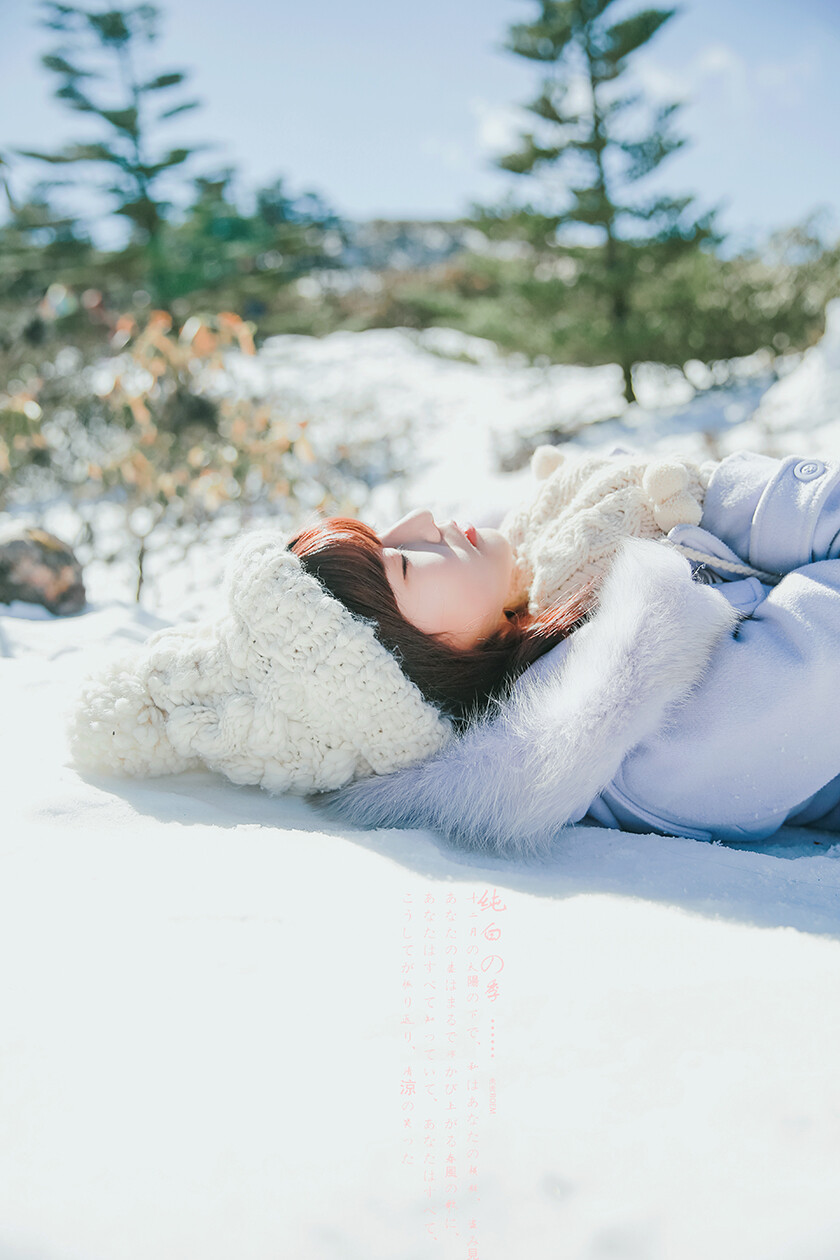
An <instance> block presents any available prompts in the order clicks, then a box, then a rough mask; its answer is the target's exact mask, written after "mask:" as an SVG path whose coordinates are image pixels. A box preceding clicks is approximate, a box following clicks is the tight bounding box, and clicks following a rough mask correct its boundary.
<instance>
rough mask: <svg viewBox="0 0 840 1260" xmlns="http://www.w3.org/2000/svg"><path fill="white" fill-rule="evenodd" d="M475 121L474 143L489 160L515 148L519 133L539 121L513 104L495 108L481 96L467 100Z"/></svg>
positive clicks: (495, 106)
mask: <svg viewBox="0 0 840 1260" xmlns="http://www.w3.org/2000/svg"><path fill="white" fill-rule="evenodd" d="M469 107H470V113H471V114H472V116H473V118H474V119H475V122H476V144H477V147H478V149H479V151H480V152H481V153H482V154H483V155H485V156H488V157H498V156H499V155H500V154H502V153H509V152H510V151H511V150H512V149H515V148H516V146H517V144H518V142H519V137H520V136H521V134H522V132H523V131H525V130H527V129H528V128H529V127H531V128H533V126H534V124H535V123H536V122H537V121H538V120H537V119H536V118H534V117H533V115H530V114H528V113H526V111H525V110H524V109H520V108H519V107H518V106H516V105H495V104H493V103H491V102H490V101H486V100H484V99H482V98H481V97H478V96H476V97H473V99H472V100H471V101H470V106H469Z"/></svg>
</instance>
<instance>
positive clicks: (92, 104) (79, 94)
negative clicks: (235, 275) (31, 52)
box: [19, 0, 198, 305]
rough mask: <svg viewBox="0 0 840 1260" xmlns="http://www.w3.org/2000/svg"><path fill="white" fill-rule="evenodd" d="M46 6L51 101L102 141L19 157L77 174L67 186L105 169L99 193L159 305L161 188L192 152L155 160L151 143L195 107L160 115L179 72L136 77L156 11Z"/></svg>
mask: <svg viewBox="0 0 840 1260" xmlns="http://www.w3.org/2000/svg"><path fill="white" fill-rule="evenodd" d="M44 8H45V10H46V16H45V18H44V25H45V26H46V27H47V28H48V29H49V30H51V31H55V32H56V33H57V34H59V35H60V36H61V37H62V40H61V43H60V45H59V47H57V48H56V49H55V50H54V51H53V52H52V53H50V54H49V55H47V56H45V57H43V58H42V62H43V64H44V66H45V67H46V68H47V69H48V70H50V71H51V72H52V73H53V74H55V75H56V76H57V77H58V79H59V80H60V86H59V88H58V89H57V90H56V93H55V95H56V97H57V98H58V99H59V100H61V101H62V102H64V103H65V104H66V105H67V106H68V107H69V108H70V109H72V110H75V111H77V112H78V113H81V114H88V115H91V116H92V117H94V118H96V119H98V120H99V121H100V123H101V125H102V130H103V135H102V138H101V139H99V140H96V141H93V142H90V141H85V142H80V143H75V144H70V145H67V146H66V147H65V148H63V149H61V150H60V151H58V152H55V153H42V152H33V151H31V150H21V151H19V152H20V153H21V156H23V157H29V158H35V159H37V160H39V161H41V162H47V163H49V164H50V165H51V166H54V167H55V166H63V167H69V168H72V169H73V170H74V172H75V170H76V168H79V170H78V174H77V175H76V176H75V180H73V181H71V182H76V183H80V184H81V183H83V182H84V183H87V182H88V175H87V173H86V172H87V171H88V168H89V167H90V166H91V165H92V164H93V165H94V166H96V167H98V168H100V169H101V168H103V167H104V169H105V171H106V173H107V177H108V182H107V183H105V184H103V185H100V191H102V192H104V193H106V194H107V196H108V197H109V199H110V202H111V207H112V210H113V212H114V213H115V214H120V215H123V216H124V217H125V218H127V219H128V220H129V221H130V223H131V226H132V242H133V244H134V245H135V246H139V247H141V248H142V249H143V250H144V254H145V267H144V269H145V283H146V286H147V288H149V290H150V291H151V294H152V297H153V299H154V300H155V301H156V302H157V303H158V304H160V305H164V304H166V302H167V300H168V292H167V283H166V265H165V259H164V257H163V252H162V230H163V226H164V222H165V219H166V213H167V210H168V209H169V204H168V203H167V202H166V201H164V200H163V199H162V196H161V193H160V183H161V180H162V178H163V177H164V176H166V175H167V174H168V173H169V172H171V171H173V170H174V169H175V168H178V167H181V166H183V164H184V163H185V162H187V161H188V159H189V158H190V157H191V156H192V154H193V153H194V152H195V150H194V149H189V148H183V147H182V148H170V149H168V150H166V151H164V152H158V154H157V156H153V150H154V149H155V148H156V145H155V143H154V141H155V137H156V133H157V131H158V128H159V125H160V124H165V123H167V122H168V121H169V119H172V118H175V117H178V116H180V115H182V114H184V113H186V112H187V111H188V110H192V109H195V108H196V106H197V105H198V101H194V100H190V101H182V102H181V103H178V104H175V105H168V106H167V107H166V108H163V109H161V108H159V107H157V102H158V100H159V99H160V93H168V92H169V91H171V90H172V89H173V88H177V87H179V86H180V85H181V84H182V83H183V82H184V79H185V77H186V76H185V75H184V74H183V73H182V72H180V71H170V72H167V73H163V74H157V75H154V76H152V77H149V78H146V77H144V75H142V74H141V73H140V70H139V67H138V63H139V61H140V60H141V46H142V45H144V44H148V43H151V42H152V41H154V39H155V38H156V36H157V22H158V10H157V9H156V8H155V7H154V6H153V5H150V4H141V5H137V6H135V7H133V8H127V9H109V10H103V11H92V10H88V9H83V8H79V7H76V6H73V5H67V4H59V3H55V2H53V0H50V2H49V3H47V4H45V6H44ZM92 85H96V89H97V90H96V91H95V92H94V90H93V87H92ZM114 101H116V102H117V104H116V107H114V104H113V102H114ZM106 102H111V103H110V104H108V103H106Z"/></svg>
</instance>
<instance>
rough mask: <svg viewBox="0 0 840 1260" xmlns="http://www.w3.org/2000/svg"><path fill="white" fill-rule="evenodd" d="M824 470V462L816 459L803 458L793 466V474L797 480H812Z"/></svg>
mask: <svg viewBox="0 0 840 1260" xmlns="http://www.w3.org/2000/svg"><path fill="white" fill-rule="evenodd" d="M824 472H825V464H821V463H820V461H819V460H818V459H803V460H801V461H800V463H798V464H797V465H796V467H795V468H794V470H793V475H794V477H795V478H796V480H797V481H813V480H814V478H815V477H821V476H822V475H823V473H824Z"/></svg>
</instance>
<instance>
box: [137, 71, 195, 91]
mask: <svg viewBox="0 0 840 1260" xmlns="http://www.w3.org/2000/svg"><path fill="white" fill-rule="evenodd" d="M186 77H187V76H186V75H185V74H183V73H182V72H181V71H179V70H178V71H173V72H172V73H171V74H159V75H158V76H157V78H156V79H150V80H149V82H148V83H143V84H141V85H140V91H141V92H158V91H159V90H160V89H161V88H168V87H176V86H177V85H178V84H179V83H183V82H184V79H185V78H186Z"/></svg>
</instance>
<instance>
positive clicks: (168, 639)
mask: <svg viewBox="0 0 840 1260" xmlns="http://www.w3.org/2000/svg"><path fill="white" fill-rule="evenodd" d="M226 582H227V589H228V600H229V612H228V613H227V614H226V615H225V616H224V617H222V618H221V619H219V620H218V621H215V622H212V623H207V624H204V625H188V626H182V627H178V628H173V629H169V630H162V631H159V632H158V633H157V634H155V635H153V636H152V638H151V639H150V640H149V641H148V643H146V644H145V646H144V647H143V648H142V649H141V650H140V651H139V653H138V654H137V655H135V656H134V657H132V658H131V659H129V660H123V661H121V662H118V663H117V664H115V665H113V666H112V667H111V668H110V669H109V670H108V671H107V672H106V673H105V674H104V676H102V677H100V678H98V679H95V680H93V681H91V682H89V683H88V684H87V686H86V688H85V690H84V693H83V695H82V698H81V703H80V705H79V707H78V710H77V712H76V714H75V717H74V720H73V725H72V728H71V745H72V749H73V753H74V756H75V759H76V761H77V762H78V763H79V764H80V765H82V766H83V767H85V768H87V769H90V770H94V771H105V772H111V773H119V774H126V775H137V776H140V775H159V774H173V773H177V772H179V771H181V770H187V769H193V768H196V767H198V766H200V765H202V764H203V765H205V766H207V767H209V768H210V769H211V770H217V771H219V772H221V773H222V774H225V775H227V777H228V778H229V779H232V780H233V782H234V783H254V784H260V785H261V786H262V787H264V788H267V789H268V790H269V791H272V792H294V793H298V794H301V795H303V794H306V793H309V792H319V791H323V790H324V789H326V788H336V787H340V786H342V785H343V784H345V783H348V782H349V781H350V780H351V779H353V778H356V777H359V776H365V775H368V774H370V773H371V772H376V773H378V774H384V773H386V772H387V771H390V770H396V769H398V768H399V767H402V766H408V765H411V764H413V763H414V762H416V761H421V760H422V759H424V758H425V757H428V756H430V755H431V754H432V753H435V752H438V751H439V750H440V749H441V748H442V747H443V746H444V745H445V744H446V743H447V742H448V741H449V740H450V739H451V738H452V736H453V731H452V727H451V724H450V723H449V722H448V721H447V720H446V719H445V718H443V717H442V716H441V715H440V713H439V712H438V710H437V709H436V708H434V707H433V706H432V705H430V704H428V703H427V702H426V701H425V700H424V699H423V696H422V695H421V693H420V691H419V690H418V688H417V687H415V686H414V684H413V683H412V682H410V681H409V679H407V678H406V677H405V675H404V674H403V673H402V671H401V669H400V667H399V665H398V664H397V661H396V659H395V658H394V657H393V656H392V655H391V653H390V652H388V651H387V650H386V649H385V648H384V647H383V646H382V645H381V644H380V643H379V641H378V640H377V639H376V638H375V636H374V633H373V630H372V628H371V626H370V625H369V624H368V623H367V622H365V621H363V620H361V619H360V618H358V617H354V616H353V615H352V614H351V613H350V612H349V611H348V610H347V609H346V608H345V607H344V605H343V604H341V603H340V602H339V601H338V600H336V599H333V598H332V596H331V595H329V594H328V593H327V592H326V591H325V589H324V588H323V587H322V586H321V584H320V583H319V582H318V581H317V580H316V579H315V578H314V577H312V576H311V575H310V574H308V573H307V572H306V571H305V570H304V568H303V566H302V565H301V562H300V560H299V559H298V557H297V556H296V555H293V554H292V553H291V552H290V551H287V550H286V540H285V539H283V538H282V537H280V536H279V535H278V534H276V533H266V532H260V533H253V534H249V535H247V536H246V537H245V538H244V539H243V540H242V541H241V542H240V543H239V544H238V545H237V546H236V547H235V548H234V550H233V551H232V553H231V556H230V558H229V563H228V569H227V579H226Z"/></svg>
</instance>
